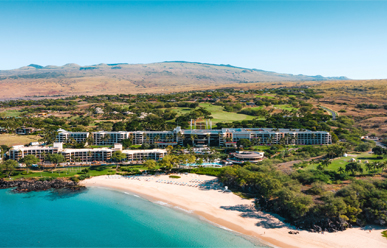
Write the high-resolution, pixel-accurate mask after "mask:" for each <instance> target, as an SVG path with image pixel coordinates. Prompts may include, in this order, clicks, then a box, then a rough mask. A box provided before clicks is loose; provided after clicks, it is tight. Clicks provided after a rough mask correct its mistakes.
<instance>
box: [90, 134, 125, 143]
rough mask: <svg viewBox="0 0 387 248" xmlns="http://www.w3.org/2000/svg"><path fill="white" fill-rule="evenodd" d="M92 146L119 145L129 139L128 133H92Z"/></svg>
mask: <svg viewBox="0 0 387 248" xmlns="http://www.w3.org/2000/svg"><path fill="white" fill-rule="evenodd" d="M92 135H93V144H94V145H98V146H100V145H114V144H116V143H121V142H122V140H124V139H129V137H130V133H129V132H124V131H119V132H106V131H99V132H93V133H92Z"/></svg>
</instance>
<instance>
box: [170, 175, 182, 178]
mask: <svg viewBox="0 0 387 248" xmlns="http://www.w3.org/2000/svg"><path fill="white" fill-rule="evenodd" d="M169 178H176V179H178V178H180V176H174V175H171V176H169Z"/></svg>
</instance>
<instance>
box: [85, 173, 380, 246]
mask: <svg viewBox="0 0 387 248" xmlns="http://www.w3.org/2000/svg"><path fill="white" fill-rule="evenodd" d="M179 176H181V178H178V179H172V178H169V176H167V175H161V176H138V177H132V178H124V177H121V176H110V177H108V176H99V177H93V178H90V179H87V180H84V181H82V182H81V184H82V185H84V186H87V187H104V188H112V189H116V190H120V191H124V192H128V193H134V194H137V195H139V196H141V197H143V198H145V199H148V200H150V201H153V202H155V203H158V204H162V205H167V206H169V207H174V208H179V209H181V210H183V211H186V212H188V213H191V214H196V215H198V216H199V217H201V218H204V219H205V220H207V221H210V222H212V223H213V224H215V225H219V226H222V227H225V228H227V229H230V230H233V231H235V232H238V233H241V234H245V235H249V236H252V237H255V238H257V239H259V240H260V241H261V242H262V243H264V244H267V245H269V246H275V247H305V248H314V247H326V248H328V247H329V248H331V247H336V248H338V247H350V248H364V247H387V239H386V238H384V237H382V235H381V231H383V230H385V229H382V228H380V227H376V226H372V227H366V228H351V229H348V230H346V231H343V232H336V233H327V232H325V233H324V234H318V233H311V232H308V231H300V232H299V234H298V235H292V234H288V232H289V231H292V230H295V228H294V227H292V226H290V225H288V224H286V223H284V222H283V221H282V220H281V219H280V218H277V217H275V216H273V215H271V214H268V213H264V212H261V211H257V210H256V209H255V208H254V205H253V200H248V199H242V198H241V197H239V196H237V195H235V194H233V193H231V192H228V193H227V192H224V190H222V189H219V188H218V189H216V187H212V188H210V187H211V186H208V187H207V186H206V187H203V186H198V187H191V186H182V185H177V184H170V183H166V182H170V181H173V182H175V183H179V184H187V185H196V184H204V183H205V182H215V181H216V179H217V178H216V177H212V176H205V175H196V174H188V175H183V174H182V175H179ZM208 185H215V184H208ZM370 229H372V231H371V232H370V231H369V230H370Z"/></svg>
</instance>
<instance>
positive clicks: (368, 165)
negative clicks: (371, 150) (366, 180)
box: [365, 163, 373, 171]
mask: <svg viewBox="0 0 387 248" xmlns="http://www.w3.org/2000/svg"><path fill="white" fill-rule="evenodd" d="M365 166H366V168H367V170H368V171H371V170H372V168H373V164H371V163H366V165H365Z"/></svg>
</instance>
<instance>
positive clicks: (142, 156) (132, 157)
mask: <svg viewBox="0 0 387 248" xmlns="http://www.w3.org/2000/svg"><path fill="white" fill-rule="evenodd" d="M122 153H125V154H126V161H128V162H136V163H137V162H139V163H142V162H144V161H145V160H149V159H153V160H156V161H158V160H161V159H163V158H164V156H165V155H167V150H164V149H153V150H123V151H122Z"/></svg>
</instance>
